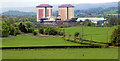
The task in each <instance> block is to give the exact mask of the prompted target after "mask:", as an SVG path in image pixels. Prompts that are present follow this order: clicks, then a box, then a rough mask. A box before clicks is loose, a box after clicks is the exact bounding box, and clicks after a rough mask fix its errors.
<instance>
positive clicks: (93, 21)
mask: <svg viewBox="0 0 120 61" xmlns="http://www.w3.org/2000/svg"><path fill="white" fill-rule="evenodd" d="M87 19H88V20H90V21H91V22H92V23H95V24H97V22H98V21H99V22H100V23H101V24H102V25H103V24H104V23H107V21H105V20H106V19H104V18H78V19H77V20H76V21H85V20H87ZM104 21H105V22H104Z"/></svg>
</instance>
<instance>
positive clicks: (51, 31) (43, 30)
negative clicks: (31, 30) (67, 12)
mask: <svg viewBox="0 0 120 61" xmlns="http://www.w3.org/2000/svg"><path fill="white" fill-rule="evenodd" d="M38 29H39V33H40V34H45V35H64V29H60V28H59V27H38Z"/></svg>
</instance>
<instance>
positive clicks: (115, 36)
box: [111, 25, 120, 45]
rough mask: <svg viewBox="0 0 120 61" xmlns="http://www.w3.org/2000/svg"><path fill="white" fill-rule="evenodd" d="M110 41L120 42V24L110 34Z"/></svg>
mask: <svg viewBox="0 0 120 61" xmlns="http://www.w3.org/2000/svg"><path fill="white" fill-rule="evenodd" d="M111 43H112V44H113V45H115V44H116V43H120V25H118V26H117V27H116V28H115V29H114V31H113V33H112V35H111Z"/></svg>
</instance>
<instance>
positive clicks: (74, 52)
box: [2, 48, 118, 59]
mask: <svg viewBox="0 0 120 61" xmlns="http://www.w3.org/2000/svg"><path fill="white" fill-rule="evenodd" d="M2 52H3V56H2V58H3V59H118V49H117V48H94V49H92V48H71V49H69V48H68V49H25V50H24V49H22V50H21V49H13V50H3V51H2Z"/></svg>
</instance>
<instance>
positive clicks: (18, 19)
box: [1, 15, 37, 23]
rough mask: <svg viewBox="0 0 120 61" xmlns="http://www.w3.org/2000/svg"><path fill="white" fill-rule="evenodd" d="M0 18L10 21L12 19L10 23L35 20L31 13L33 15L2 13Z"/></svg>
mask: <svg viewBox="0 0 120 61" xmlns="http://www.w3.org/2000/svg"><path fill="white" fill-rule="evenodd" d="M1 18H2V20H5V19H7V20H10V21H12V23H15V22H26V21H30V22H36V21H37V19H36V16H35V15H33V16H17V15H16V16H14V15H2V16H1Z"/></svg>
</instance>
